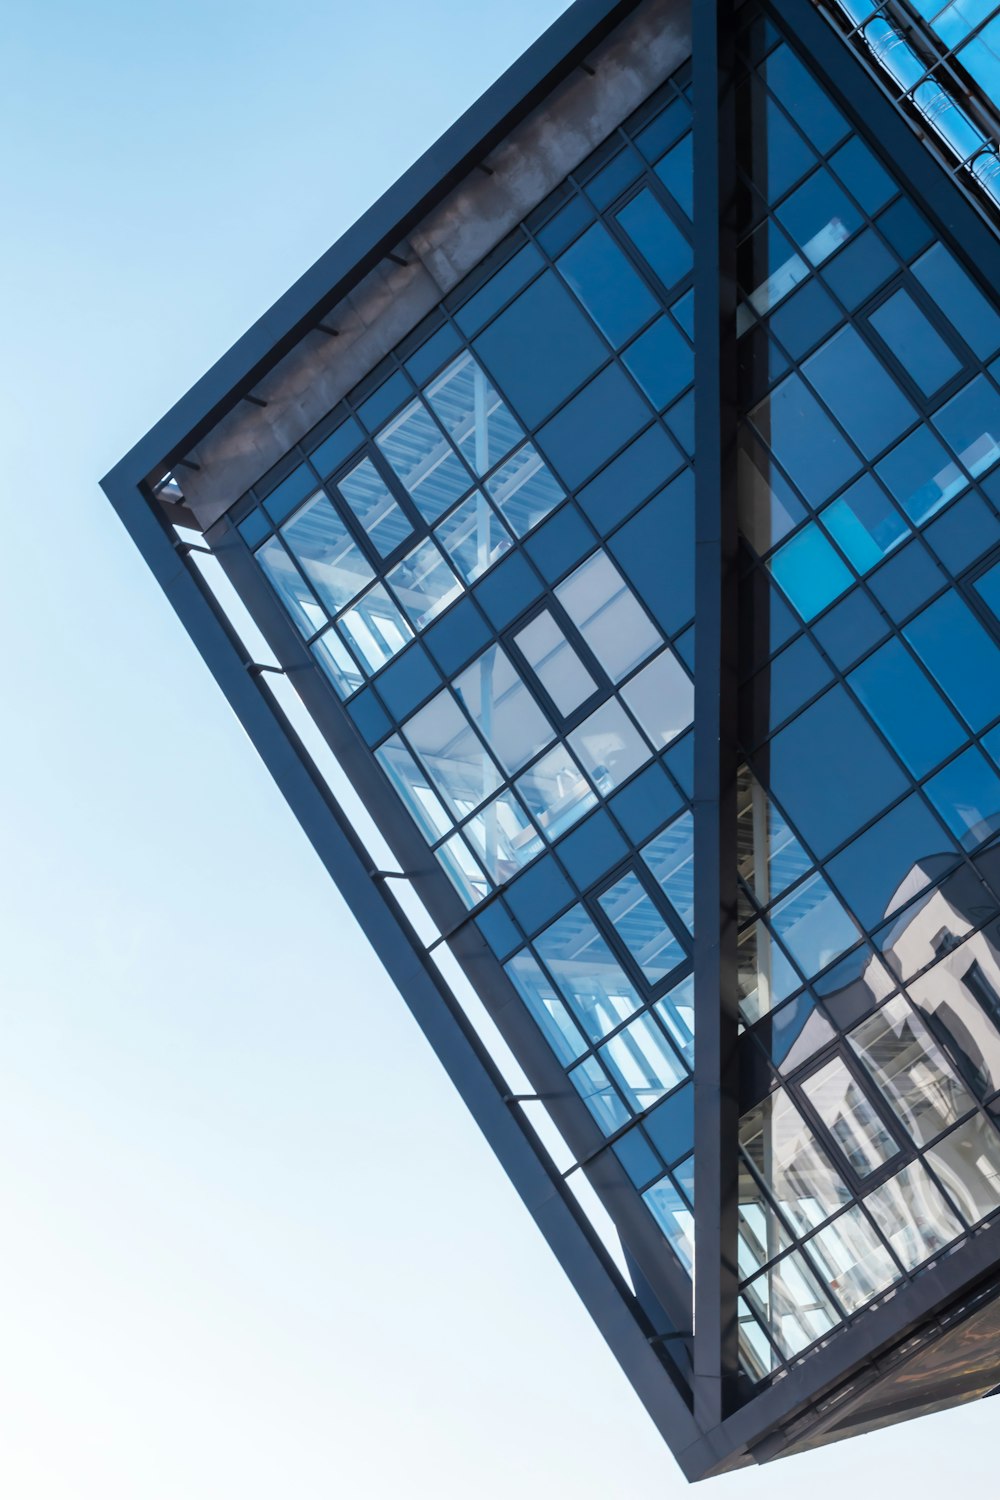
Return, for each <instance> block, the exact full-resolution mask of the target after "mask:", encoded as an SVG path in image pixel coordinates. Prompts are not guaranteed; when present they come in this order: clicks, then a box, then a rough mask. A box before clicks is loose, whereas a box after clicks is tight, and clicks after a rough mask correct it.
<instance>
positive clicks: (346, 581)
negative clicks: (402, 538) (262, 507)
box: [281, 493, 375, 614]
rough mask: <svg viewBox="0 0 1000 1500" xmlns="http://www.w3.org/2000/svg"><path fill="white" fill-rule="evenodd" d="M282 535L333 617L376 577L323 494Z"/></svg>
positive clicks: (314, 499)
mask: <svg viewBox="0 0 1000 1500" xmlns="http://www.w3.org/2000/svg"><path fill="white" fill-rule="evenodd" d="M281 535H282V536H283V538H284V540H285V542H286V543H287V545H288V548H289V551H290V552H291V553H292V554H293V555H294V557H295V559H296V561H297V562H298V563H299V564H300V566H301V568H302V571H303V572H304V573H305V575H306V577H307V578H308V579H309V582H310V583H311V584H312V586H313V588H314V589H315V590H316V593H317V594H318V596H319V598H320V599H321V600H322V602H323V603H324V604H325V605H326V607H327V609H328V610H329V611H330V613H331V614H336V612H337V611H338V610H340V609H343V608H344V606H345V605H346V604H349V603H350V601H351V600H352V599H354V598H356V597H357V595H358V594H360V593H361V590H362V589H363V588H364V587H365V585H366V584H367V583H369V582H370V581H371V580H372V579H373V578H374V577H375V573H374V570H373V568H372V566H371V564H370V563H369V561H368V559H367V558H366V557H365V556H364V554H363V552H362V551H361V549H360V548H359V547H358V545H357V543H356V542H355V541H354V538H353V537H352V536H351V534H350V532H349V531H348V530H347V527H346V526H345V525H344V523H343V521H342V520H341V519H340V517H339V516H338V514H337V512H336V511H335V510H334V508H333V506H332V505H331V504H330V501H329V500H328V499H327V497H326V496H325V495H324V494H322V493H320V494H318V495H314V496H313V498H312V499H311V500H308V501H307V502H306V504H305V505H303V506H302V507H301V509H299V510H297V511H296V512H295V514H294V516H293V517H292V519H291V520H290V521H287V522H286V523H285V525H284V526H283V527H282V528H281Z"/></svg>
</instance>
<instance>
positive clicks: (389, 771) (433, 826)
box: [375, 734, 451, 843]
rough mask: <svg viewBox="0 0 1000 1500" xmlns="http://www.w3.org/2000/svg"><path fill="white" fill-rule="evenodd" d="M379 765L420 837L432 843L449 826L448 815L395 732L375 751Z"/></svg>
mask: <svg viewBox="0 0 1000 1500" xmlns="http://www.w3.org/2000/svg"><path fill="white" fill-rule="evenodd" d="M375 758H376V760H377V761H378V763H379V765H380V766H381V767H382V769H383V771H384V772H385V774H386V775H387V776H388V778H389V780H390V781H391V782H392V784H393V786H394V787H395V788H396V791H397V792H398V793H399V796H400V798H401V799H402V801H403V803H404V805H405V806H406V809H407V811H408V812H409V813H410V815H411V816H412V818H413V820H414V822H415V823H416V824H417V826H418V828H419V829H420V831H421V833H422V834H423V835H424V837H425V838H426V839H428V840H430V842H431V843H435V842H436V841H437V840H438V839H439V838H440V837H441V835H442V834H444V833H447V832H448V829H449V828H450V827H451V819H450V818H449V816H448V814H447V813H446V812H445V810H444V808H443V807H442V806H441V803H440V801H439V800H438V798H437V796H436V795H435V794H434V792H433V791H432V790H431V785H430V781H429V779H428V776H427V772H426V771H424V770H422V769H421V767H420V766H418V765H417V763H416V761H415V760H414V759H413V756H412V755H411V754H410V752H409V751H408V750H407V749H406V747H405V746H404V744H403V742H402V740H401V739H400V738H399V735H398V734H394V735H393V736H392V738H391V739H389V740H386V742H385V744H384V745H380V746H379V748H378V749H377V750H376V751H375Z"/></svg>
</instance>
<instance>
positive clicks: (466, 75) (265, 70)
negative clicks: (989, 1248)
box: [0, 0, 995, 1500]
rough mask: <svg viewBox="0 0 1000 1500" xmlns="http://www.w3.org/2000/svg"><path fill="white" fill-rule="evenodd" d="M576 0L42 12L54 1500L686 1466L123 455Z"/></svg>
mask: <svg viewBox="0 0 1000 1500" xmlns="http://www.w3.org/2000/svg"><path fill="white" fill-rule="evenodd" d="M561 9H562V7H561V6H560V5H559V4H553V3H548V0H530V3H529V0H507V4H506V5H504V6H503V7H499V8H495V9H492V10H490V11H485V10H481V9H478V8H476V7H471V6H469V5H468V4H467V3H461V4H460V3H458V0H425V3H424V4H423V5H421V6H419V7H416V6H413V5H410V4H404V3H401V0H384V3H383V4H381V5H377V6H376V5H367V6H356V5H351V6H347V5H344V4H342V3H338V0H333V3H332V4H331V3H326V4H322V5H321V4H319V3H303V0H285V4H284V5H283V6H281V7H277V6H274V5H273V4H267V5H264V4H261V3H260V0H240V3H239V4H237V3H235V0H232V3H228V0H227V3H222V0H201V3H199V4H197V5H196V4H193V3H186V0H160V3H158V4H156V5H135V4H134V3H131V4H125V3H117V4H116V3H110V0H95V3H94V4H93V5H91V6H89V7H81V6H78V5H70V4H68V3H65V0H46V3H45V4H44V5H34V6H29V5H21V6H20V7H18V8H14V7H9V8H8V10H7V12H6V14H5V17H4V20H3V23H2V36H3V39H2V43H0V46H2V48H3V53H4V57H5V70H4V71H5V85H4V90H3V94H2V96H0V141H2V143H3V144H2V146H0V156H2V161H3V193H4V199H5V207H6V210H7V212H6V215H5V218H6V225H7V233H6V235H5V236H4V238H3V242H2V244H0V266H2V271H3V285H4V288H5V292H6V296H5V307H4V314H3V327H4V333H5V338H4V345H5V357H4V360H3V366H2V379H3V391H2V397H0V411H2V423H3V453H4V461H3V468H2V478H0V487H2V497H3V507H4V515H5V526H4V542H5V548H4V550H5V567H4V570H3V585H2V588H0V626H2V638H3V641H4V644H5V650H4V661H3V669H2V682H3V689H4V698H5V702H6V713H5V715H4V725H5V730H4V732H3V734H2V735H0V784H2V787H3V792H4V795H3V798H2V806H0V840H2V847H3V858H2V861H0V923H2V928H3V935H2V942H0V1007H2V1014H0V1213H2V1219H3V1223H4V1234H3V1238H2V1244H0V1489H2V1490H3V1492H4V1493H6V1494H10V1495H12V1496H15V1495H16V1496H17V1497H18V1500H91V1497H93V1500H98V1497H99V1500H178V1497H179V1496H183V1497H184V1500H209V1497H211V1500H220V1497H229V1496H233V1497H236V1496H239V1497H240V1500H264V1497H267V1500H274V1497H275V1496H276V1495H286V1494H287V1495H294V1496H295V1497H296V1500H321V1497H322V1500H326V1497H333V1496H337V1497H342V1496H345V1495H346V1496H351V1497H354V1496H358V1497H364V1500H382V1497H390V1496H391V1497H406V1500H423V1497H425V1496H426V1497H431V1496H433V1497H434V1500H452V1497H455V1500H458V1497H466V1496H469V1495H473V1494H474V1495H475V1496H476V1497H477V1500H494V1497H496V1500H499V1497H501V1496H505V1497H506V1496H508V1495H509V1494H510V1493H511V1492H512V1491H514V1492H516V1493H518V1494H520V1495H521V1496H524V1497H526V1500H536V1497H543V1496H544V1497H553V1496H558V1497H562V1496H569V1495H572V1496H574V1497H575V1500H598V1497H600V1500H607V1497H609V1496H610V1497H617V1496H620V1495H621V1496H624V1495H637V1494H642V1495H648V1494H656V1495H678V1496H679V1495H680V1494H681V1493H682V1492H683V1490H684V1488H685V1486H684V1484H683V1481H682V1480H681V1479H680V1477H679V1475H678V1473H677V1471H676V1469H675V1467H674V1465H673V1464H672V1462H671V1460H670V1458H669V1456H668V1455H667V1453H666V1450H665V1449H664V1448H663V1446H662V1444H661V1443H660V1441H659V1439H658V1437H657V1436H656V1434H655V1432H654V1430H653V1427H652V1425H651V1423H650V1422H649V1420H648V1419H647V1418H646V1416H645V1415H644V1413H643V1411H642V1410H641V1408H640V1406H639V1404H638V1401H637V1400H636V1399H635V1398H634V1396H633V1395H632V1393H631V1391H630V1390H629V1388H628V1386H627V1384H626V1382H625V1380H624V1378H623V1377H622V1376H621V1375H620V1373H619V1371H618V1370H617V1367H616V1366H615V1364H614V1362H613V1360H612V1358H611V1356H610V1355H609V1354H608V1352H607V1351H606V1350H605V1348H604V1346H603V1344H602V1342H601V1340H600V1338H599V1337H598V1335H597V1333H596V1332H595V1330H594V1329H593V1328H592V1326H591V1325H590V1322H589V1320H588V1318H587V1316H586V1315H585V1314H584V1312H583V1310H582V1308H581V1307H580V1306H579V1304H578V1303H577V1302H576V1299H575V1296H574V1294H573V1293H572V1291H571V1290H570V1288H569V1286H568V1284H567V1283H566V1282H565V1280H564V1278H563V1276H562V1274H561V1272H560V1271H559V1269H558V1267H557V1266H556V1264H555V1262H554V1261H553V1259H552V1257H551V1255H550V1254H549V1252H548V1250H547V1249H546V1247H545V1245H544V1244H543V1242H542V1240H541V1238H540V1236H539V1235H538V1234H537V1232H536V1231H535V1229H534V1227H533V1225H532V1224H531V1222H530V1220H529V1218H528V1216H527V1214H526V1212H525V1211H524V1210H523V1209H522V1207H521V1205H520V1203H519V1202H518V1200H517V1199H516V1197H515V1195H514V1193H513V1190H512V1189H511V1188H510V1187H509V1186H508V1185H507V1183H506V1180H505V1178H504V1177H503V1174H502V1173H501V1171H500V1169H499V1167H498V1166H497V1165H496V1163H495V1162H494V1161H493V1159H492V1157H491V1155H490V1153H489V1151H488V1149H487V1148H486V1146H485V1145H484V1143H483V1142H482V1141H481V1140H480V1139H479V1138H478V1135H477V1133H476V1130H475V1127H474V1126H473V1124H472V1123H471V1121H470V1120H469V1118H468V1117H467V1116H466V1114H465V1112H464V1110H463V1109H462V1107H461V1106H460V1105H459V1103H458V1101H457V1099H456V1098H455V1097H454V1096H453V1095H452V1092H451V1089H450V1086H449V1085H448V1084H447V1082H446V1080H445V1079H444V1075H443V1074H442V1072H441V1070H440V1069H439V1067H438V1065H437V1063H436V1061H435V1060H434V1058H433V1057H432V1055H431V1054H430V1052H429V1050H428V1049H427V1047H426V1046H425V1045H424V1043H423V1042H422V1040H421V1038H420V1037H419V1035H418V1033H417V1030H416V1027H415V1026H414V1024H413V1023H412V1022H411V1021H410V1019H409V1016H408V1013H407V1012H406V1010H405V1008H404V1006H403V1004H402V1002H401V1001H400V999H399V998H398V996H397V995H396V994H395V993H394V991H393V990H392V987H391V986H390V984H389V983H388V981H387V980H386V978H385V976H384V975H383V973H382V972H381V970H380V968H379V967H378V965H377V964H376V962H375V961H374V959H373V958H372V957H371V956H370V955H369V954H368V952H367V951H366V949H365V945H364V943H363V941H362V940H361V939H360V937H359V936H358V934H357V932H356V930H355V929H354V927H353V924H352V922H351V920H350V918H349V917H348V916H347V915H346V913H345V911H344V909H343V907H342V904H341V902H340V901H339V899H338V897H337V895H336V893H335V892H334V891H333V890H332V889H331V887H330V885H329V882H328V881H327V879H326V877H325V876H324V875H323V873H322V872H321V870H320V868H319V865H318V863H317V861H316V860H315V858H314V857H313V855H312V853H311V851H310V849H309V847H308V845H307V844H306V841H305V839H304V837H303V836H302V835H301V833H300V832H299V830H298V828H297V826H296V825H295V824H294V822H293V820H292V818H291V815H290V814H289V813H288V812H287V810H286V809H285V807H284V805H283V803H282V802H281V800H280V798H279V796H278V794H277V792H276V791H275V790H274V788H273V786H272V785H271V783H270V781H269V778H268V777H267V776H266V775H265V773H264V771H263V769H262V768H261V766H260V764H259V763H258V761H257V759H256V757H255V755H254V752H253V751H252V749H251V748H250V746H249V744H248V743H247V741H246V739H245V737H244V736H243V734H242V732H241V730H240V729H239V727H238V725H237V724H236V722H235V720H234V719H233V718H232V716H231V714H230V712H229V710H228V708H227V706H226V704H225V703H224V701H223V699H222V697H221V695H220V694H219V693H218V692H217V690H216V689H215V687H214V685H213V684H212V682H211V681H210V679H209V677H208V674H207V672H206V670H205V669H204V668H203V666H202V665H201V662H200V660H199V659H198V657H197V656H196V653H195V651H194V649H193V647H191V646H190V644H189V643H188V641H187V640H186V638H185V636H184V634H183V632H182V630H181V627H180V626H179V624H178V623H177V622H176V620H175V619H174V617H173V615H172V614H171V612H170V610H169V609H168V607H167V605H166V604H165V602H164V601H163V599H162V598H161V596H160V595H159V593H158V591H157V589H156V587H155V586H154V584H153V583H152V580H151V579H150V578H149V577H148V575H147V574H146V572H145V569H144V566H143V565H142V563H141V562H140V560H139V558H138V555H137V554H136V553H135V552H134V551H133V549H132V547H131V544H130V543H129V542H128V540H127V538H126V536H125V534H124V532H123V531H122V530H121V528H120V526H119V524H118V522H117V520H116V519H115V518H114V516H113V514H112V512H111V510H110V508H109V507H108V506H107V504H106V502H105V501H104V499H103V497H102V495H101V494H100V491H99V490H98V488H97V480H98V478H99V476H100V475H101V474H103V473H104V472H105V471H106V470H107V469H108V468H109V467H110V466H111V465H112V463H113V462H114V461H115V460H116V459H117V458H118V457H119V456H120V455H121V453H122V452H124V451H125V449H126V448H128V447H129V446H130V445H131V444H132V442H134V441H135V440H136V439H137V438H138V437H139V436H140V435H141V434H142V432H144V431H145V430H146V429H147V428H148V427H149V426H150V425H151V424H152V422H153V421H154V420H155V419H156V418H157V417H158V416H159V415H160V414H161V413H162V411H163V410H165V409H166V408H167V407H168V406H169V405H170V404H171V403H172V402H173V401H174V400H175V399H176V398H177V397H178V396H179V395H181V394H182V393H183V392H184V390H186V388H187V387H188V386H189V385H190V384H191V383H192V382H193V381H194V380H195V379H196V378H197V376H198V375H199V374H201V373H202V371H203V370H204V369H205V368H206V367H207V366H208V365H209V364H210V363H211V362H212V361H213V360H214V359H215V358H217V357H218V355H219V354H221V353H222V352H223V351H224V350H225V349H226V348H227V347H228V346H229V345H230V344H231V343H232V342H233V340H234V339H235V338H237V337H238V335H239V334H240V333H241V332H242V331H243V330H244V329H245V328H246V326H247V325H248V324H249V323H251V322H252V321H253V320H254V318H256V317H257V316H258V315H259V314H260V313H261V312H262V311H263V310H264V309H265V308H266V307H267V306H268V305H269V304H270V303H271V302H272V301H273V300H274V298H275V297H277V296H278V295H279V294H280V293H281V292H282V291H283V290H284V289H285V287H286V286H287V285H288V284H289V282H291V281H292V280H293V279H294V278H295V277H296V276H297V275H299V274H300V272H301V271H303V270H304V269H305V268H306V267H307V266H308V265H309V264H310V263H311V262H312V261H313V260H314V259H315V258H316V257H317V256H318V255H319V254H320V253H321V252H322V251H323V250H324V249H325V248H326V247H327V246H328V245H329V243H330V242H331V241H332V240H334V239H335V238H336V237H337V236H338V235H339V234H340V233H341V232H342V231H343V230H344V229H345V228H346V227H347V226H348V225H349V224H351V222H352V221H353V220H354V219H355V218H356V217H357V216H358V214H359V213H360V212H361V211H362V210H363V209H364V208H366V207H367V206H368V204H369V203H370V202H371V201H372V200H373V199H374V198H375V197H377V196H378V194H379V193H380V192H381V191H382V190H383V189H384V188H385V187H387V186H388V185H389V184H390V183H391V182H392V181H393V180H394V179H395V178H396V177H397V176H398V175H399V173H400V172H401V171H402V170H403V169H404V168H405V167H406V166H408V165H409V163H410V162H411V161H412V160H413V159H414V157H415V156H417V155H418V154H419V153H420V151H421V150H422V149H423V148H424V147H425V146H427V145H429V144H430V143H431V142H432V141H433V139H434V138H435V137H436V136H437V135H438V134H439V133H440V132H441V130H443V129H444V128H445V127H446V126H447V125H448V124H449V123H450V122H451V121H452V119H453V118H454V117H455V116H456V115H457V114H458V113H459V112H460V111H461V110H462V109H463V108H464V107H465V106H466V105H467V104H469V103H471V102H472V100H473V99H475V98H476V97H477V96H478V94H479V93H480V92H481V91H482V90H483V88H484V87H486V86H487V84H489V83H490V82H491V81H492V79H493V78H494V77H495V76H496V75H497V74H498V73H499V72H500V71H502V69H503V67H504V66H506V65H507V63H509V62H510V61H512V60H513V59H514V57H516V56H517V55H518V53H519V52H520V51H521V50H522V49H523V48H524V47H525V46H526V45H527V44H528V43H529V42H530V41H532V40H533V38H534V37H535V36H536V35H537V34H538V32H539V31H540V30H541V29H542V28H543V27H544V26H545V25H546V24H548V22H549V21H550V20H552V19H554V17H555V16H556V15H557V14H558V13H559V11H560V10H561ZM994 1423H995V1418H994V1415H993V1411H992V1409H991V1408H990V1407H989V1405H983V1406H980V1407H978V1408H974V1409H969V1410H966V1411H962V1412H959V1413H956V1414H951V1415H947V1416H944V1417H937V1418H933V1419H930V1420H928V1421H926V1422H924V1423H923V1424H921V1425H920V1426H918V1427H915V1428H909V1429H905V1428H904V1429H898V1430H897V1431H895V1432H891V1433H888V1434H882V1435H878V1436H875V1437H873V1438H870V1439H865V1440H861V1441H857V1442H855V1443H852V1444H849V1445H845V1446H843V1447H841V1448H840V1449H838V1450H835V1451H833V1452H824V1453H822V1454H820V1455H816V1456H813V1457H810V1458H805V1459H801V1460H797V1461H793V1462H791V1463H789V1464H785V1465H779V1466H777V1467H773V1468H770V1469H767V1470H763V1471H757V1472H754V1473H748V1474H746V1475H740V1476H736V1477H735V1478H733V1479H729V1480H725V1481H721V1482H719V1483H718V1484H716V1485H715V1486H714V1487H713V1492H714V1493H716V1494H718V1495H719V1496H720V1497H723V1496H734V1497H735V1496H737V1495H740V1496H748V1497H757V1496H763V1495H764V1494H767V1495H768V1496H770V1497H772V1500H773V1497H776V1496H777V1497H781V1496H782V1495H784V1494H787V1495H789V1496H791V1495H792V1494H793V1493H795V1492H797V1491H798V1490H799V1488H800V1487H802V1486H804V1485H808V1486H809V1487H810V1489H811V1492H812V1495H813V1497H814V1500H826V1497H832V1496H833V1495H835V1494H836V1495H841V1494H843V1492H844V1489H845V1487H846V1486H847V1485H852V1486H853V1487H854V1488H855V1491H856V1492H857V1493H858V1494H860V1495H862V1496H864V1495H867V1494H869V1493H873V1492H874V1490H875V1488H876V1485H881V1483H882V1482H883V1478H882V1476H883V1475H886V1474H888V1473H891V1474H892V1475H893V1476H894V1477H895V1478H896V1479H898V1480H899V1481H901V1482H903V1483H906V1482H908V1481H909V1482H911V1483H912V1482H919V1483H921V1484H922V1485H926V1486H931V1485H933V1484H934V1483H935V1482H941V1483H945V1482H947V1483H950V1484H951V1485H952V1486H953V1487H958V1486H961V1485H962V1484H963V1483H964V1484H973V1483H977V1482H978V1483H984V1482H985V1481H986V1480H987V1479H988V1478H990V1477H992V1475H993V1473H994V1468H995V1440H994V1442H993V1443H991V1442H990V1437H991V1427H993V1426H994ZM877 1475H878V1477H876V1476H877Z"/></svg>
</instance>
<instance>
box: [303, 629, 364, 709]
mask: <svg viewBox="0 0 1000 1500" xmlns="http://www.w3.org/2000/svg"><path fill="white" fill-rule="evenodd" d="M311 650H312V654H313V656H314V657H315V658H316V660H317V661H318V662H319V664H320V666H321V667H322V668H323V671H324V672H325V673H326V675H327V677H329V679H330V681H331V682H332V683H333V686H334V687H335V688H336V690H337V694H338V696H339V697H341V698H349V697H350V695H351V694H352V693H354V692H357V690H358V688H359V687H360V686H361V684H362V683H363V682H364V680H365V679H364V674H363V673H362V672H361V671H359V669H358V665H357V663H356V661H355V660H354V658H353V656H352V655H351V653H350V652H349V651H348V649H347V647H346V646H345V645H344V642H343V641H342V640H341V638H340V636H339V635H338V634H337V632H336V630H335V629H334V628H333V627H332V626H331V628H330V629H329V630H326V631H324V633H323V634H322V635H321V636H320V637H319V640H317V641H314V642H313V644H312V647H311Z"/></svg>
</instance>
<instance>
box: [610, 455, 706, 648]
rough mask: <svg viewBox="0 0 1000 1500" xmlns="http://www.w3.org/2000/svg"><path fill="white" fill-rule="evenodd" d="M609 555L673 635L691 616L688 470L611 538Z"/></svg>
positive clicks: (691, 497) (691, 526)
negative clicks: (614, 559)
mask: <svg viewBox="0 0 1000 1500" xmlns="http://www.w3.org/2000/svg"><path fill="white" fill-rule="evenodd" d="M608 550H609V551H610V552H611V553H612V555H613V556H614V557H615V558H616V559H617V560H618V562H619V563H620V564H621V567H622V571H623V572H624V574H625V576H626V578H628V580H629V582H630V584H631V586H632V588H633V589H634V590H635V592H636V593H637V594H638V595H639V597H640V598H641V600H642V602H643V603H644V604H645V605H646V606H647V608H648V609H649V610H650V611H651V612H652V614H653V616H654V618H655V619H656V620H657V621H658V622H659V623H660V625H661V626H662V627H663V629H664V630H666V631H668V632H669V633H670V634H673V633H674V632H675V631H677V630H680V628H681V627H682V626H683V625H686V624H687V622H688V621H689V620H690V619H691V618H692V616H693V615H694V477H693V475H692V474H691V471H690V470H689V469H688V470H686V471H685V472H684V473H683V474H682V475H680V477H679V478H677V479H675V480H674V482H673V484H671V485H668V486H667V488H666V489H665V490H662V491H661V492H660V494H659V495H656V496H654V498H653V499H652V500H650V501H649V503H648V504H647V505H644V506H643V508H642V510H640V511H639V512H638V513H637V514H636V515H634V516H633V517H632V519H631V520H630V521H626V523H625V525H624V526H622V527H620V528H619V530H618V531H616V532H615V534H614V536H613V537H612V538H611V540H610V541H609V543H608Z"/></svg>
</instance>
